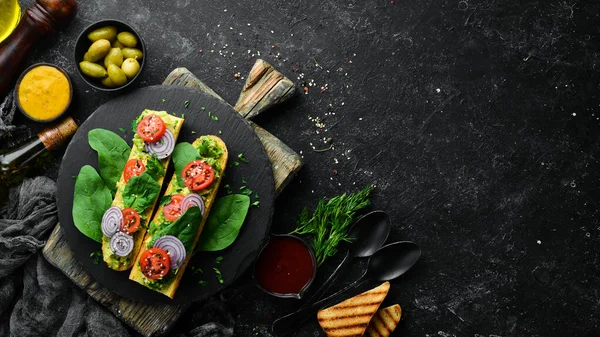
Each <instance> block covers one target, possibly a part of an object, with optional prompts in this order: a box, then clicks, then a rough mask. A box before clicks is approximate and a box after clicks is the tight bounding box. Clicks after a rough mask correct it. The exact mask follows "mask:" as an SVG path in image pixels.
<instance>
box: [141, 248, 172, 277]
mask: <svg viewBox="0 0 600 337" xmlns="http://www.w3.org/2000/svg"><path fill="white" fill-rule="evenodd" d="M140 269H141V270H142V273H143V274H144V276H146V277H147V278H149V279H151V280H159V279H161V278H163V277H165V276H166V275H167V274H168V273H169V270H170V269H171V258H169V254H167V252H166V251H164V250H162V249H160V248H150V249H148V250H147V251H145V252H143V253H142V256H141V257H140Z"/></svg>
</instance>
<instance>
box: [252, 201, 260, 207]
mask: <svg viewBox="0 0 600 337" xmlns="http://www.w3.org/2000/svg"><path fill="white" fill-rule="evenodd" d="M250 206H256V207H259V208H260V201H258V200H256V201H255V202H253V203H252V204H250Z"/></svg>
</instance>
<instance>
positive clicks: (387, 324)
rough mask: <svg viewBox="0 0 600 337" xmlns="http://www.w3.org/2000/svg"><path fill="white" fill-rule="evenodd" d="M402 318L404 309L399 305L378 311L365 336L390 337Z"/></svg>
mask: <svg viewBox="0 0 600 337" xmlns="http://www.w3.org/2000/svg"><path fill="white" fill-rule="evenodd" d="M400 316H402V308H400V305H398V304H394V305H392V306H389V307H387V308H383V309H379V310H377V313H376V314H375V316H373V318H372V319H371V323H369V326H368V327H367V332H366V333H365V336H368V337H388V336H389V335H390V334H391V333H392V332H393V331H394V329H396V326H398V322H400Z"/></svg>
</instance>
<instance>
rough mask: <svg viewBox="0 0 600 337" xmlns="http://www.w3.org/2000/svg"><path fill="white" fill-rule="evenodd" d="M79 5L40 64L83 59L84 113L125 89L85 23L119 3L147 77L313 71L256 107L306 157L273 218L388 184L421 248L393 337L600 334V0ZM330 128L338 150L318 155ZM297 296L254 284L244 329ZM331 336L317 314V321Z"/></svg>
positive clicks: (243, 313)
mask: <svg viewBox="0 0 600 337" xmlns="http://www.w3.org/2000/svg"><path fill="white" fill-rule="evenodd" d="M24 3H25V5H27V3H30V1H29V0H28V1H24ZM79 5H80V6H79V14H78V16H77V18H76V20H75V21H74V22H73V23H72V24H71V25H70V26H69V27H68V28H67V29H66V30H65V31H64V32H63V33H62V34H60V35H59V36H57V37H56V38H53V39H49V40H47V41H44V43H43V44H42V45H40V46H39V48H38V51H37V52H36V53H35V54H34V55H33V56H32V58H31V60H30V62H28V64H31V63H32V62H53V63H56V64H58V65H60V66H62V67H64V68H65V69H66V70H67V71H68V72H69V74H71V75H72V77H73V80H74V83H75V86H76V91H75V101H74V104H73V106H72V109H71V114H72V115H73V116H75V117H76V118H78V119H79V120H83V119H85V118H86V116H88V115H89V114H90V113H91V112H92V111H93V110H94V109H95V108H96V107H98V106H99V105H100V104H102V103H103V102H106V101H107V100H109V99H111V98H113V97H115V96H116V95H115V94H105V93H100V92H96V91H94V90H92V89H91V88H89V87H87V86H86V85H85V83H83V81H81V79H79V78H78V77H77V75H76V72H75V64H74V61H73V60H72V59H71V55H72V50H73V46H74V43H75V37H76V36H77V34H78V33H79V32H80V31H81V30H82V29H83V28H84V27H85V26H87V25H88V24H90V23H92V22H94V21H96V20H99V19H105V18H115V19H120V20H124V21H127V22H129V23H131V24H132V25H133V26H135V27H137V29H139V31H140V32H141V34H142V35H143V36H144V38H145V40H146V42H147V47H148V57H149V59H148V61H149V62H147V64H146V69H145V71H144V73H143V74H142V76H141V78H140V81H139V82H138V83H136V86H138V87H140V86H147V85H153V84H158V83H160V82H161V81H162V80H163V78H164V77H165V76H166V75H167V74H168V73H169V72H170V71H171V70H172V69H173V68H175V67H179V66H185V67H188V68H189V69H190V70H191V71H192V72H193V73H194V74H196V75H197V76H198V77H199V78H200V79H202V80H203V81H205V82H206V83H207V84H208V85H210V86H211V87H212V88H213V89H215V90H216V91H217V92H218V93H220V94H221V95H223V97H224V98H225V99H226V100H228V101H229V102H234V101H235V100H236V99H237V95H238V93H239V91H240V90H241V88H242V85H243V82H244V81H243V79H241V78H240V79H238V80H236V79H235V78H234V74H235V73H237V72H239V73H240V74H241V76H242V77H244V76H245V75H246V73H247V72H248V70H249V69H250V67H251V65H252V64H253V62H254V60H255V59H256V58H257V57H262V58H265V59H266V60H268V61H269V62H271V63H272V64H274V65H275V67H277V68H278V69H279V70H281V71H282V72H283V73H284V74H286V75H287V76H288V77H290V78H291V79H292V80H294V81H295V82H296V83H297V85H298V87H299V88H301V87H302V86H303V85H304V84H309V83H314V85H313V86H310V87H309V91H308V94H306V95H305V94H301V95H299V96H298V97H297V98H295V99H294V100H293V101H291V102H289V103H287V104H285V105H284V106H281V107H280V108H278V109H275V110H273V111H270V112H268V113H266V114H265V115H264V116H260V117H259V118H258V119H257V120H256V121H257V122H258V123H259V124H260V125H262V126H263V127H265V128H266V129H267V130H269V131H270V132H272V133H273V134H275V135H276V136H277V137H279V138H280V139H281V140H283V141H284V142H285V143H286V144H288V145H289V146H291V147H292V148H293V149H295V150H296V151H298V152H299V153H300V152H301V153H302V154H303V156H304V160H305V162H306V165H305V167H304V168H303V170H302V171H301V173H300V174H299V176H298V177H297V178H296V179H295V180H294V181H293V182H292V183H291V184H290V186H288V187H287V189H286V190H285V191H284V192H283V193H282V195H281V196H280V197H279V199H278V200H277V203H276V211H275V216H274V224H273V231H274V232H279V233H282V232H287V231H289V230H290V229H291V228H292V227H293V224H294V219H295V218H296V216H297V215H298V213H299V212H300V210H301V208H302V206H304V205H307V206H314V205H315V204H316V202H317V200H318V199H320V198H322V197H327V196H333V195H336V194H339V193H342V192H345V191H352V190H355V189H358V188H359V187H362V186H364V185H366V184H371V183H374V184H376V185H377V187H378V188H377V192H376V194H375V199H374V208H377V209H383V210H386V211H387V212H389V213H390V215H391V217H392V221H393V229H392V232H391V234H390V240H413V241H415V242H417V243H418V244H419V245H420V246H421V247H422V249H423V256H422V258H421V261H420V262H419V263H418V264H417V265H416V266H415V268H414V269H413V270H411V271H410V272H409V273H408V274H407V275H405V276H404V277H402V278H401V279H399V280H396V281H394V282H393V285H392V290H391V293H390V295H389V296H388V299H387V300H386V304H387V303H393V302H398V303H400V304H401V305H402V308H403V309H404V313H403V319H402V322H401V324H400V325H399V327H398V329H397V332H395V333H394V336H446V337H448V336H600V327H599V323H600V320H599V319H598V317H599V315H600V295H599V292H600V285H599V284H600V283H599V282H598V278H599V276H600V273H599V267H598V265H599V263H600V253H599V249H598V241H599V237H600V223H599V216H600V215H599V214H598V213H599V212H598V201H599V197H600V195H599V192H598V186H599V183H600V181H599V179H598V178H599V175H598V173H597V172H598V170H599V169H600V167H599V164H598V158H599V156H600V153H599V149H598V141H599V139H598V131H599V123H600V122H599V120H598V119H599V117H600V95H599V93H598V92H599V89H600V88H599V81H600V76H599V72H598V67H599V63H600V30H599V29H598V23H599V22H600V18H599V13H600V3H599V2H598V1H597V0H588V1H575V0H572V1H569V0H567V1H491V0H454V1H444V0H441V1H431V0H423V1H405V0H396V1H395V2H394V1H392V2H390V1H385V0H364V1H352V0H351V1H339V0H336V1H333V0H327V1H309V0H297V1H281V0H279V1H264V0H258V1H252V2H248V1H232V0H224V1H218V2H209V1H202V2H200V1H193V0H173V1H165V2H162V1H155V0H153V1H141V0H134V1H116V0H89V1H80V2H79ZM273 46H274V47H273ZM201 50H202V52H200V51H201ZM259 53H260V54H259ZM321 87H324V88H326V90H325V91H324V92H323V93H321ZM311 118H320V120H321V121H322V123H323V124H324V128H318V127H317V126H315V124H314V123H313V122H312V121H311ZM17 122H18V123H25V122H26V121H25V119H24V118H21V117H19V118H18V119H17ZM29 125H30V126H31V127H33V128H34V129H40V128H41V127H42V126H41V125H39V124H31V123H30V124H29ZM327 138H333V141H332V142H333V148H332V149H331V150H330V151H326V152H313V146H314V147H315V148H316V149H322V148H327V147H328V146H329V144H324V142H323V141H324V139H325V140H326V139H327ZM61 155H62V153H60V152H58V153H56V154H55V158H56V161H55V164H54V166H52V167H51V168H50V169H49V172H48V174H49V175H50V176H51V177H56V173H57V169H58V164H59V163H58V162H59V159H60V157H61ZM334 170H335V171H336V172H337V175H335V174H334ZM333 263H334V261H330V263H327V264H326V265H325V266H323V267H322V270H321V271H322V274H326V273H327V271H328V270H330V269H331V268H332V267H333ZM360 267H361V266H360V265H359V264H357V266H356V269H359V268H360ZM249 277H250V275H249V274H247V275H245V280H248V279H249ZM350 278H351V277H350V276H349V277H348V281H350ZM298 305H299V304H298V303H297V302H294V301H293V300H279V299H274V298H271V297H269V296H268V295H266V294H262V293H260V292H258V291H252V292H248V293H245V294H244V295H243V296H242V298H241V299H237V300H236V301H235V302H234V303H233V304H232V309H233V315H234V317H235V318H236V320H237V326H236V332H237V334H238V335H239V336H254V335H257V336H269V325H270V323H271V322H272V320H273V319H275V318H276V317H278V316H280V315H282V314H284V313H286V312H288V311H290V310H292V309H295V308H296V307H297V306H298ZM201 316H202V314H201V313H196V314H192V313H190V314H189V315H188V316H186V317H185V318H183V319H182V320H181V321H180V323H179V325H178V326H177V327H176V330H175V332H177V331H187V330H186V329H189V327H190V326H193V324H194V322H196V321H197V320H201ZM323 335H324V334H323V333H322V332H320V330H319V329H318V328H317V325H316V323H315V322H311V323H310V324H308V325H307V326H306V327H305V329H303V330H302V331H301V332H300V334H299V336H323Z"/></svg>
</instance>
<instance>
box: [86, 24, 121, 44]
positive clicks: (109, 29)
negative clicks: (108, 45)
mask: <svg viewBox="0 0 600 337" xmlns="http://www.w3.org/2000/svg"><path fill="white" fill-rule="evenodd" d="M116 36H117V27H115V26H105V27H100V28H98V29H94V30H93V31H91V32H90V33H89V34H88V36H87V37H88V39H89V40H90V41H92V42H96V41H98V40H100V39H105V40H113V39H114V38H115V37H116Z"/></svg>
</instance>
